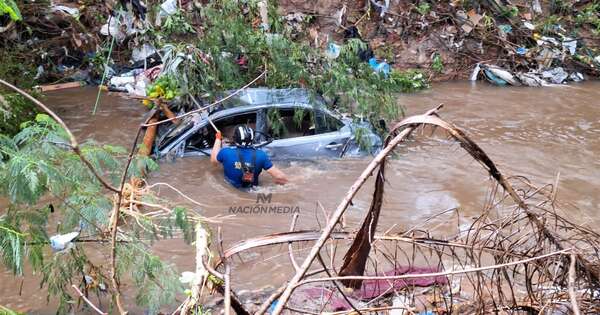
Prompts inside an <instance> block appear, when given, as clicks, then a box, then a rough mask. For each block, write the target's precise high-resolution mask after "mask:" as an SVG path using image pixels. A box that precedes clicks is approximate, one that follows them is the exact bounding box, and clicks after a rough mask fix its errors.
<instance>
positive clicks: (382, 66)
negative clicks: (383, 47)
mask: <svg viewBox="0 0 600 315" xmlns="http://www.w3.org/2000/svg"><path fill="white" fill-rule="evenodd" d="M369 65H370V66H371V68H373V70H375V72H377V73H383V75H384V76H386V77H387V76H388V75H389V74H390V65H389V64H388V63H387V62H385V61H382V62H378V61H377V59H375V57H373V58H371V59H369Z"/></svg>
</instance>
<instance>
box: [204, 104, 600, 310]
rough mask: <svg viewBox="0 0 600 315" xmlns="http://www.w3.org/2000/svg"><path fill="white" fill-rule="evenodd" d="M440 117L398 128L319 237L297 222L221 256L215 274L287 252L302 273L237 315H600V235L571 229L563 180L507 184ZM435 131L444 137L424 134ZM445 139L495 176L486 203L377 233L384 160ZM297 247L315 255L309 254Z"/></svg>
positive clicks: (426, 116)
mask: <svg viewBox="0 0 600 315" xmlns="http://www.w3.org/2000/svg"><path fill="white" fill-rule="evenodd" d="M436 111H437V109H434V110H431V111H429V112H428V113H426V114H424V115H418V116H412V117H408V118H406V119H405V120H404V121H402V122H400V123H398V124H396V125H395V126H394V128H392V131H391V133H390V136H389V137H388V138H387V139H386V147H385V148H384V149H383V150H382V151H381V152H380V153H379V154H378V155H377V156H376V157H375V158H374V159H373V161H372V162H371V163H370V164H369V165H368V166H367V168H366V169H365V170H364V172H363V174H362V175H361V176H360V177H359V178H358V179H357V181H356V182H355V183H354V185H352V186H351V187H350V189H349V191H348V194H347V195H346V197H345V198H344V199H343V200H342V201H341V203H340V205H339V206H338V207H337V209H336V210H335V211H334V212H333V213H331V214H330V215H329V217H328V221H327V222H328V223H327V226H326V227H325V228H323V230H314V231H313V230H302V231H294V227H295V225H296V219H297V217H294V219H293V222H292V229H291V231H290V232H282V233H275V234H271V235H266V236H263V237H256V238H252V239H248V240H245V241H242V242H240V243H238V244H235V245H234V246H232V247H230V248H229V249H226V250H224V251H223V252H222V253H221V262H219V263H217V265H216V268H215V269H216V270H223V268H224V266H225V267H227V269H229V268H234V267H235V264H234V263H233V261H234V260H233V259H232V258H233V257H235V256H237V255H241V254H243V253H244V252H248V251H252V250H255V249H257V248H264V247H268V246H276V245H279V244H290V245H288V249H289V259H290V265H291V266H294V269H295V274H293V275H291V276H290V277H291V278H290V280H289V281H287V282H286V283H284V284H282V286H281V287H280V288H279V289H275V290H272V289H269V290H268V292H269V293H270V294H268V293H267V292H256V298H257V299H258V300H254V301H248V300H247V299H246V303H245V304H244V303H242V304H243V307H244V308H243V309H241V310H240V309H236V311H237V313H238V314H240V313H246V312H248V311H252V312H254V313H255V314H263V313H264V312H266V311H267V310H268V311H269V313H271V314H279V313H280V312H281V311H282V310H284V309H287V310H289V311H292V312H298V313H305V314H313V313H314V314H317V313H322V312H324V311H327V312H333V314H346V313H348V312H375V311H386V310H387V311H391V310H395V311H396V312H398V313H397V314H412V313H415V314H417V313H418V314H442V313H443V314H450V313H452V314H464V313H486V314H487V313H492V312H500V313H513V312H518V311H526V312H533V313H540V312H544V313H546V312H548V313H552V314H567V313H571V312H573V313H575V314H579V313H597V312H599V311H600V303H599V302H598V299H597V295H598V291H597V288H598V285H599V284H600V282H599V281H600V274H599V273H598V270H599V269H598V268H599V267H600V255H599V254H598V248H600V242H599V240H600V235H599V234H598V233H596V232H594V231H593V230H592V229H590V228H588V227H587V226H585V225H580V224H578V223H576V222H574V221H573V220H571V219H568V216H569V215H572V213H574V211H579V210H577V209H574V208H572V206H570V205H568V204H565V203H562V202H560V201H559V200H558V199H557V198H556V195H557V190H558V187H557V185H558V178H557V180H556V182H555V183H554V184H553V185H545V186H542V187H538V186H536V185H534V184H533V183H532V182H531V181H530V180H529V179H527V178H525V177H522V176H511V177H508V176H506V175H504V174H503V173H502V172H501V171H500V170H499V169H498V168H497V167H496V165H495V164H494V162H493V161H492V160H491V159H490V157H489V156H487V155H486V153H485V152H484V151H483V150H482V149H481V148H480V147H479V146H478V145H477V144H476V143H474V142H473V141H472V140H471V139H470V138H469V137H468V136H467V135H466V134H465V133H464V132H463V131H461V130H460V129H458V128H457V127H455V126H453V125H451V124H449V123H447V122H445V121H444V120H442V119H440V118H439V117H438V116H437V113H436ZM430 127H433V128H435V130H437V131H434V132H433V133H430V132H429V131H427V132H420V131H419V130H420V129H424V128H430ZM415 131H419V132H415ZM438 132H443V133H444V135H446V136H449V137H450V138H452V139H453V140H454V141H456V142H458V143H459V144H460V146H461V147H462V148H463V149H464V150H465V151H466V152H467V153H468V154H469V155H470V156H471V157H472V158H473V159H475V160H476V161H478V162H479V163H480V164H481V165H482V166H483V167H484V169H485V170H486V171H487V172H488V173H489V175H490V179H491V189H490V190H489V192H490V194H489V196H487V198H486V201H485V203H484V204H483V206H482V208H481V211H480V214H479V215H477V216H475V217H472V216H464V215H462V214H461V213H460V212H461V210H460V209H458V208H453V209H448V210H445V211H442V212H439V213H436V214H434V215H432V216H430V217H428V218H425V219H424V220H422V221H421V222H420V223H419V224H418V225H417V226H414V227H410V228H408V229H406V230H401V229H398V228H390V227H389V226H381V227H379V226H380V224H378V218H379V214H380V211H385V207H384V206H383V203H382V200H383V195H384V188H386V187H385V185H384V183H385V176H386V175H385V169H386V164H387V163H390V162H389V161H387V160H386V159H385V157H386V156H387V155H389V154H391V152H392V151H393V149H394V148H395V147H396V146H397V145H398V144H399V143H401V142H403V141H405V140H407V139H408V137H410V135H413V134H414V135H423V134H432V135H433V134H436V133H438ZM371 175H373V176H375V189H374V192H373V197H372V201H371V205H370V208H369V210H368V211H367V213H366V216H365V218H364V220H363V222H362V225H361V226H360V228H359V229H358V230H357V231H356V232H354V231H348V230H346V229H345V228H343V227H342V226H341V225H340V224H339V223H338V222H339V220H340V218H341V217H342V216H343V214H344V211H345V210H346V208H347V207H348V205H349V204H350V202H351V200H352V198H353V197H354V196H355V195H356V193H357V192H358V190H360V189H361V187H362V185H363V184H364V183H365V182H366V180H367V178H369V177H370V176H371ZM440 222H442V223H440ZM444 222H446V223H444ZM453 222H458V224H456V225H455V224H454V223H453ZM382 231H385V232H382ZM307 242H308V243H307ZM300 243H304V244H309V245H308V248H306V247H305V248H304V250H303V249H302V248H301V245H300ZM348 244H349V245H350V246H347V245H348ZM294 245H295V246H294ZM294 247H296V248H294ZM299 247H300V248H299ZM342 250H343V251H346V254H345V255H344V256H343V258H341V259H340V257H339V255H336V252H339V251H342ZM246 257H252V256H249V255H246ZM296 259H303V260H304V262H303V263H300V261H296ZM245 263H246V264H247V263H248V261H247V258H246V259H245ZM230 265H231V266H230ZM215 272H216V273H218V271H215ZM234 291H235V288H232V295H231V296H232V297H234V298H235V296H236V295H235V294H233V292H234ZM266 296H268V298H266ZM238 302H239V301H238ZM240 303H241V302H240ZM226 305H227V303H226Z"/></svg>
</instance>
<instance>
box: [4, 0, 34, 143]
mask: <svg viewBox="0 0 600 315" xmlns="http://www.w3.org/2000/svg"><path fill="white" fill-rule="evenodd" d="M0 1H2V0H0ZM22 55H23V54H22V51H20V50H18V49H16V48H9V49H6V47H4V48H3V49H0V60H2V62H0V78H2V79H3V80H6V81H9V82H10V83H12V84H14V85H17V86H19V87H21V88H25V89H29V88H31V87H33V85H34V84H35V80H34V79H33V78H34V73H35V69H34V66H33V65H32V64H31V61H30V60H26V59H24V58H22V57H18V56H22ZM33 95H34V96H36V97H39V95H37V93H33ZM35 114H36V108H35V105H34V104H33V103H31V102H30V101H28V100H27V99H25V98H24V97H23V96H21V95H20V94H17V93H12V92H7V91H6V90H3V89H2V88H0V134H8V135H14V134H16V133H17V132H18V131H19V126H20V125H21V123H22V122H24V121H28V120H31V119H33V118H34V116H35Z"/></svg>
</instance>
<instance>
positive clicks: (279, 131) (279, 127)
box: [267, 108, 286, 138]
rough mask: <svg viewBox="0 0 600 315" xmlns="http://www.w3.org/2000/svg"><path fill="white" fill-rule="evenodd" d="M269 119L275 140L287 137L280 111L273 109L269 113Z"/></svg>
mask: <svg viewBox="0 0 600 315" xmlns="http://www.w3.org/2000/svg"><path fill="white" fill-rule="evenodd" d="M267 119H268V121H269V122H270V124H271V125H270V127H271V128H270V130H271V134H272V135H273V137H275V138H279V137H281V136H283V135H285V132H286V128H285V126H284V125H283V122H282V121H281V115H280V114H279V110H278V109H277V108H271V109H269V111H268V112H267Z"/></svg>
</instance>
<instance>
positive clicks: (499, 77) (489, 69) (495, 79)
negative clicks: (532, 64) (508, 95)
mask: <svg viewBox="0 0 600 315" xmlns="http://www.w3.org/2000/svg"><path fill="white" fill-rule="evenodd" d="M481 67H482V68H483V69H484V73H485V76H486V78H487V79H488V80H489V81H490V82H491V83H493V84H496V85H506V84H510V85H516V86H518V85H521V84H520V83H519V81H517V79H516V78H515V77H514V75H512V74H511V73H510V72H509V71H507V70H504V69H502V68H500V67H497V66H491V65H481Z"/></svg>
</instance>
